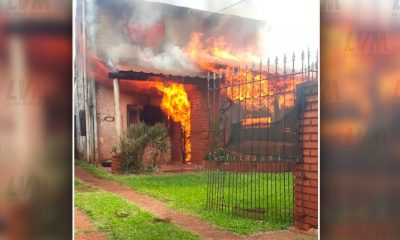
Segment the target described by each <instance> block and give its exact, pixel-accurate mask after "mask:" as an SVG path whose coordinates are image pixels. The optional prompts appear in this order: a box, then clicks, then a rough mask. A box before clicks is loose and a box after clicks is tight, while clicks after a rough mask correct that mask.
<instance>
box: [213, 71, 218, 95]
mask: <svg viewBox="0 0 400 240" xmlns="http://www.w3.org/2000/svg"><path fill="white" fill-rule="evenodd" d="M216 79H217V74H216V73H215V70H214V73H213V80H214V83H213V84H214V90H215V89H217V85H216V83H217V81H216Z"/></svg>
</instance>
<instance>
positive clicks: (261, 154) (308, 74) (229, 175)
mask: <svg viewBox="0 0 400 240" xmlns="http://www.w3.org/2000/svg"><path fill="white" fill-rule="evenodd" d="M313 58H314V57H313ZM295 60H296V58H295V55H294V54H293V56H292V59H291V60H290V65H291V66H287V62H288V61H287V58H286V55H285V56H284V58H283V67H282V68H279V67H278V64H279V62H278V58H276V59H275V64H274V65H272V64H270V60H269V59H268V61H267V63H266V65H265V66H263V64H262V63H261V62H260V63H259V64H258V65H257V66H255V64H253V65H252V66H251V68H250V67H248V66H247V65H245V66H244V67H243V66H242V68H240V67H232V68H227V69H225V70H221V69H220V71H219V73H216V72H213V73H208V78H207V79H208V108H209V135H208V137H209V149H210V151H209V154H208V155H207V162H206V166H207V171H208V184H207V208H208V209H210V210H214V211H223V212H226V213H229V214H233V215H236V216H238V217H245V218H253V219H258V220H265V221H270V222H271V223H273V222H276V223H281V224H288V225H290V224H292V223H293V219H294V217H293V215H294V178H295V176H294V169H295V164H296V163H297V162H301V161H302V156H301V152H300V146H299V109H300V106H299V105H300V104H301V103H302V100H301V98H302V96H301V94H300V92H301V91H297V90H298V89H299V87H300V86H301V84H303V83H305V82H307V81H311V80H315V79H317V78H318V53H317V54H316V60H315V61H314V62H312V63H310V61H311V57H310V52H309V51H308V54H307V56H305V54H304V52H303V53H302V55H301V70H296V68H297V66H296V62H295ZM298 68H300V66H298Z"/></svg>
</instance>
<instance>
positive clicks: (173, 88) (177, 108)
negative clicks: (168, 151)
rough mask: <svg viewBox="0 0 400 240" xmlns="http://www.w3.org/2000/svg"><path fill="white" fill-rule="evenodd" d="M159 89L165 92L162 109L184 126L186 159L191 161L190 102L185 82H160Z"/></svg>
mask: <svg viewBox="0 0 400 240" xmlns="http://www.w3.org/2000/svg"><path fill="white" fill-rule="evenodd" d="M156 87H157V89H158V90H159V91H160V92H162V93H163V98H162V100H161V109H162V110H163V111H164V112H165V113H166V114H167V116H168V117H171V118H172V120H173V121H174V122H178V123H180V124H181V126H182V130H183V132H184V134H185V161H186V162H190V158H191V142H190V129H191V125H190V102H189V99H188V96H187V93H186V91H185V88H184V86H183V84H178V83H170V84H168V86H165V85H163V84H162V83H159V84H157V85H156Z"/></svg>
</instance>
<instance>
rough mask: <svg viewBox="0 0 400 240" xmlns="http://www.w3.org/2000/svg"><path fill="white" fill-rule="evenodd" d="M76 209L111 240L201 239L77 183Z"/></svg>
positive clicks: (129, 204)
mask: <svg viewBox="0 0 400 240" xmlns="http://www.w3.org/2000/svg"><path fill="white" fill-rule="evenodd" d="M75 190H76V191H75V205H76V206H77V207H78V208H79V209H81V210H82V211H83V212H85V213H86V214H87V215H88V216H89V217H90V218H91V219H92V220H93V221H94V222H95V224H96V226H97V228H98V230H99V231H103V232H105V233H107V235H108V236H109V237H110V239H121V240H122V239H123V240H125V239H143V240H145V239H152V240H156V239H157V240H158V239H165V240H170V239H177V240H179V239H185V240H186V239H200V238H199V236H198V235H196V234H194V233H191V232H187V231H184V230H182V229H180V228H178V227H177V226H175V225H174V224H172V223H169V222H164V221H157V219H156V218H155V217H154V216H153V215H151V214H149V213H147V212H143V211H141V210H140V209H139V207H137V206H135V205H133V204H131V203H129V202H127V201H125V200H124V199H122V198H121V197H119V196H117V195H114V194H112V193H108V192H104V191H100V190H98V189H96V188H95V187H92V186H91V185H89V184H87V183H83V182H81V181H79V180H75Z"/></svg>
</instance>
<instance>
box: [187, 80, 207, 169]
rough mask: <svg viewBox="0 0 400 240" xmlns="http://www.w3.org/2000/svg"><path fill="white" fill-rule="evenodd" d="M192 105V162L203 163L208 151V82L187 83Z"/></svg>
mask: <svg viewBox="0 0 400 240" xmlns="http://www.w3.org/2000/svg"><path fill="white" fill-rule="evenodd" d="M185 89H186V91H187V92H188V97H189V101H190V107H191V115H190V122H191V125H192V131H191V142H192V163H193V164H199V165H202V164H203V161H204V157H205V155H206V154H207V152H208V108H207V84H202V85H200V84H199V85H185Z"/></svg>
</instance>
